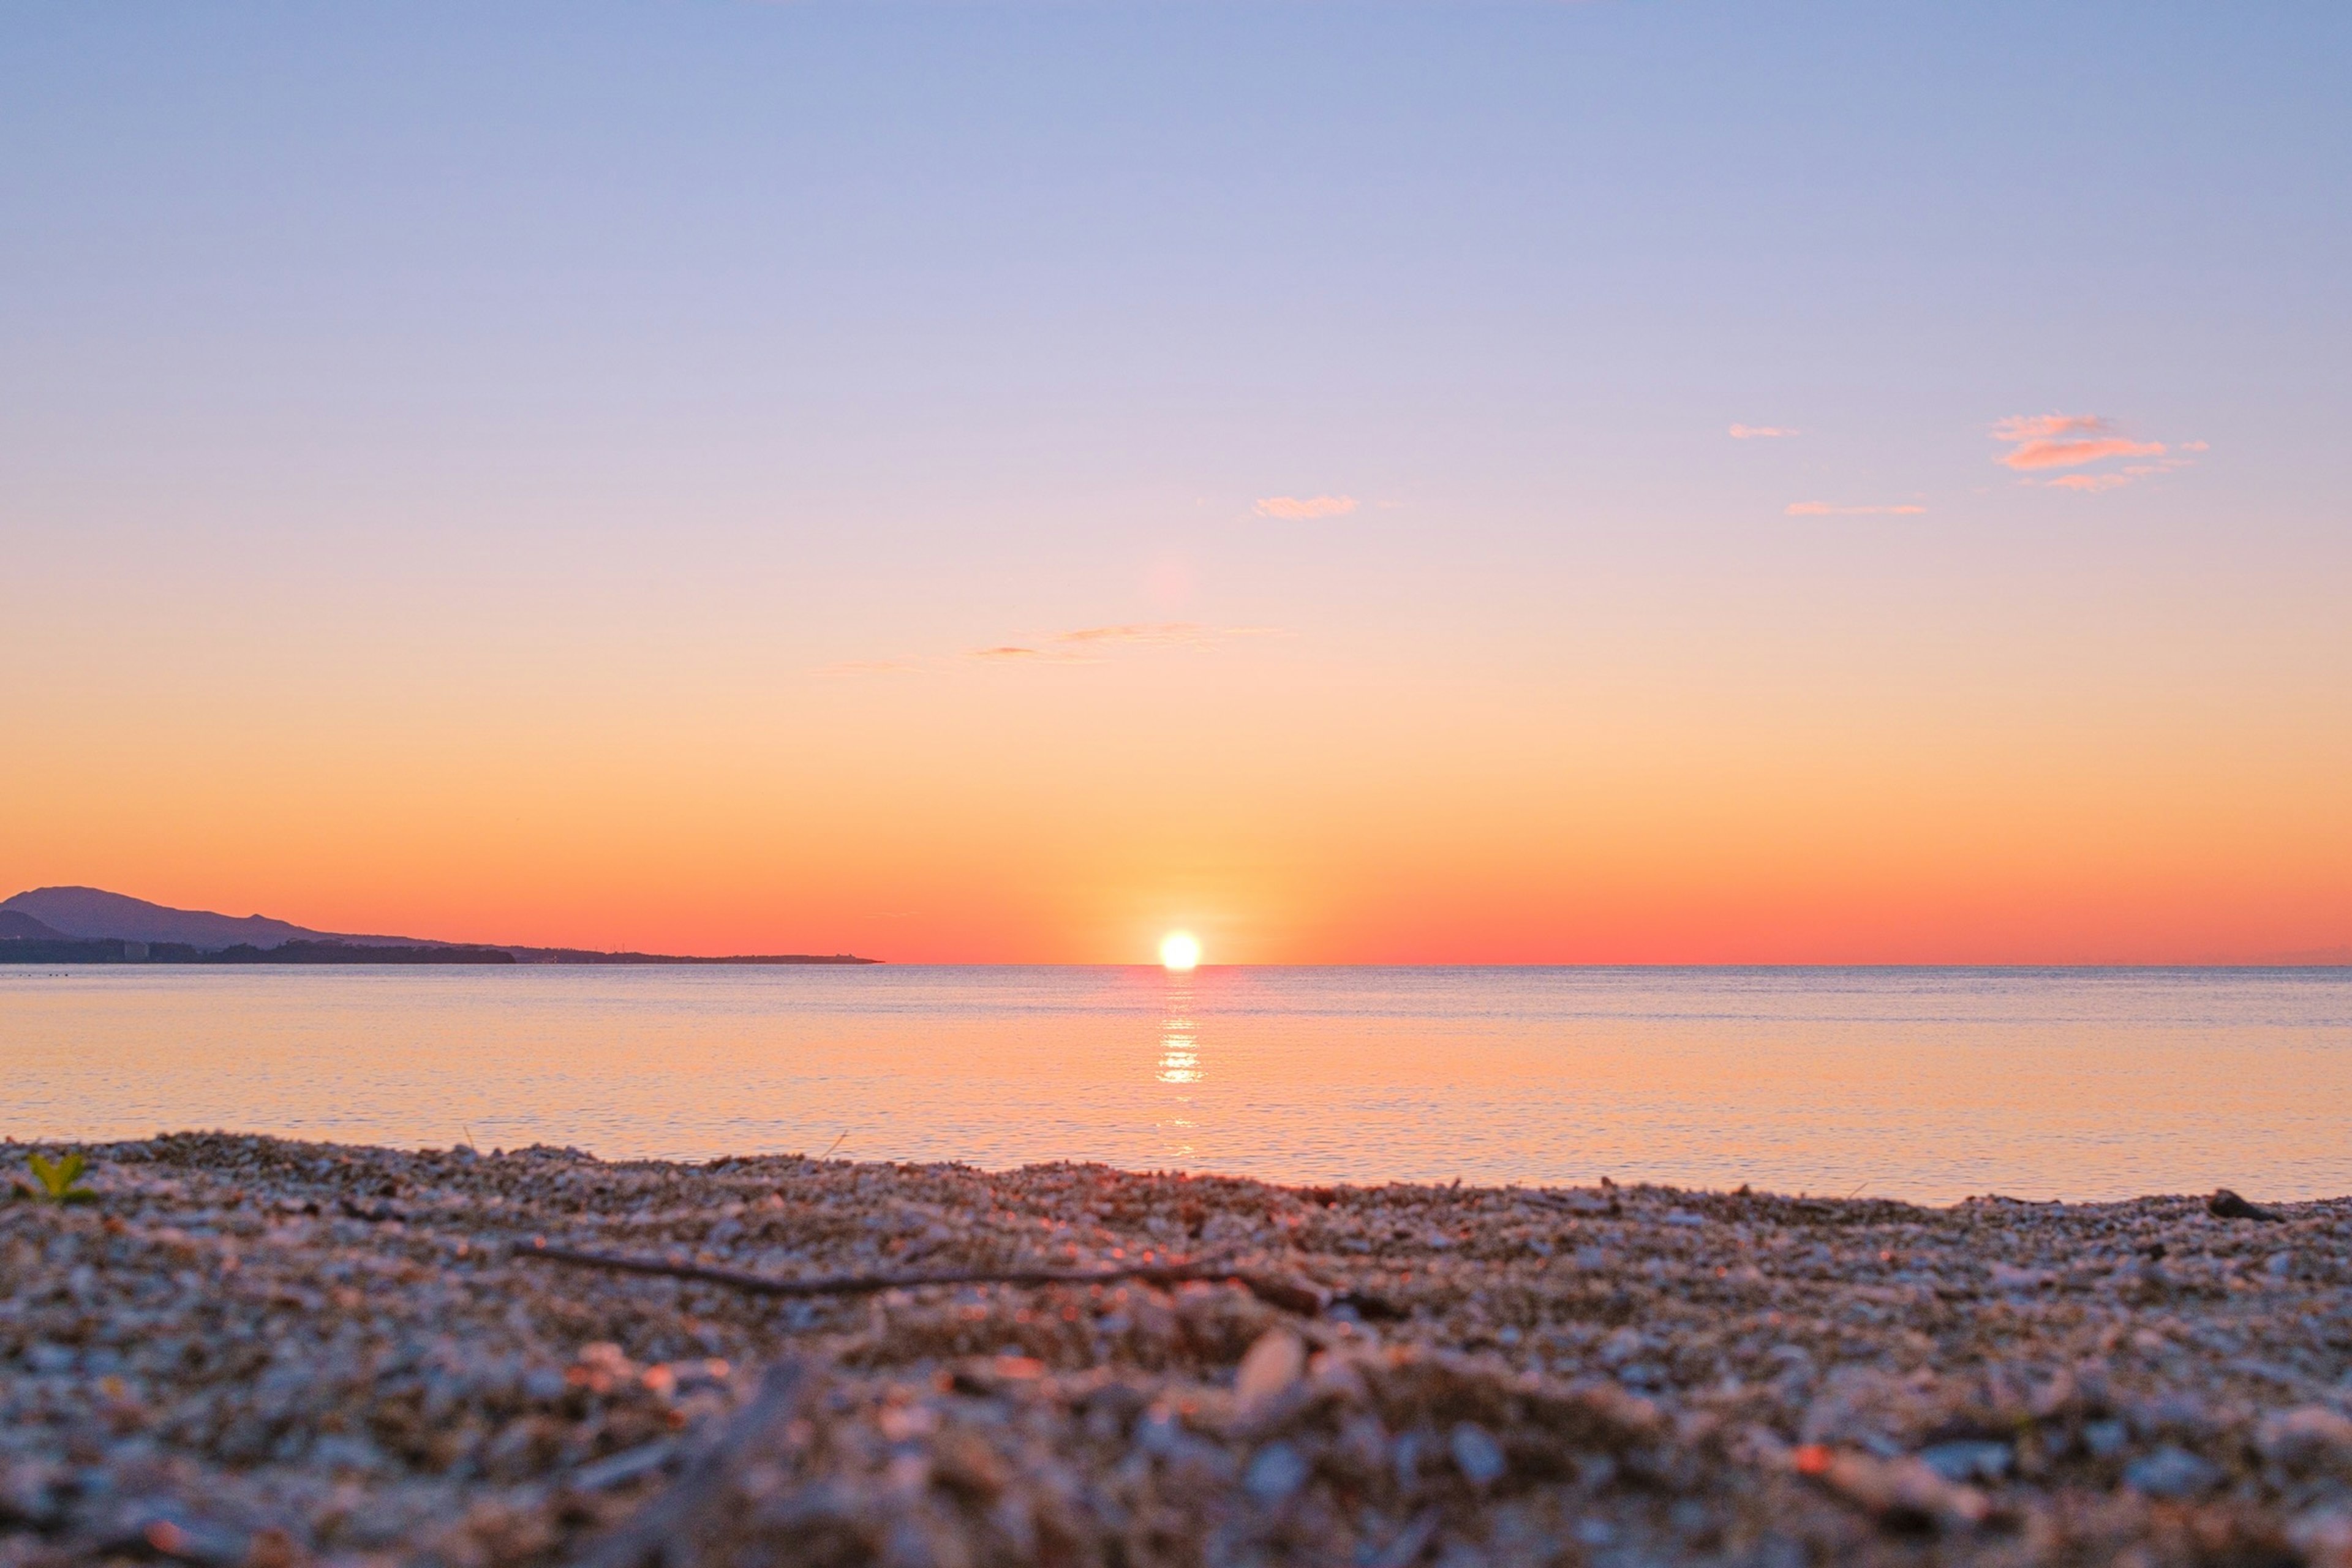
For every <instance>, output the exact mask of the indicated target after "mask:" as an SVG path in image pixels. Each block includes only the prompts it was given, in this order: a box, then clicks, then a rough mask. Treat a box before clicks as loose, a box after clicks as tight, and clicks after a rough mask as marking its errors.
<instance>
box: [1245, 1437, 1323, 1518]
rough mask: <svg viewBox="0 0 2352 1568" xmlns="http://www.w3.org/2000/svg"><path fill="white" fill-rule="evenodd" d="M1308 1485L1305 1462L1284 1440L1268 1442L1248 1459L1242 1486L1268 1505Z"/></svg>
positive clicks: (1270, 1505)
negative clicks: (1254, 1455)
mask: <svg viewBox="0 0 2352 1568" xmlns="http://www.w3.org/2000/svg"><path fill="white" fill-rule="evenodd" d="M1306 1484H1307V1461H1306V1459H1305V1458H1302V1457H1301V1456H1300V1454H1299V1452H1298V1450H1297V1449H1296V1448H1294V1447H1291V1446H1290V1445H1289V1444H1287V1443H1268V1444H1267V1445H1266V1446H1265V1447H1263V1448H1260V1449H1259V1450H1258V1451H1257V1456H1256V1457H1255V1458H1253V1459H1251V1460H1250V1465H1249V1469H1248V1471H1247V1472H1246V1473H1245V1474H1244V1476H1243V1477H1242V1486H1243V1488H1244V1489H1245V1490H1246V1491H1248V1493H1249V1495H1250V1496H1251V1497H1253V1498H1255V1499H1256V1500H1258V1501H1259V1502H1261V1503H1263V1504H1265V1505H1266V1506H1267V1507H1269V1508H1271V1507H1272V1506H1273V1505H1274V1504H1276V1503H1278V1502H1281V1501H1282V1500H1285V1499H1286V1498H1288V1497H1289V1496H1290V1495H1291V1494H1292V1493H1294V1492H1296V1491H1297V1489H1299V1488H1300V1487H1303V1486H1305V1485H1306Z"/></svg>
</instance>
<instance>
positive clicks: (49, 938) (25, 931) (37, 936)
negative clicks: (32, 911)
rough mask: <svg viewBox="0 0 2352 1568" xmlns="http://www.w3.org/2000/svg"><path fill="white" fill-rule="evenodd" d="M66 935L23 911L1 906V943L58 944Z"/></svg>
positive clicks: (4, 905)
mask: <svg viewBox="0 0 2352 1568" xmlns="http://www.w3.org/2000/svg"><path fill="white" fill-rule="evenodd" d="M12 901H13V900H12ZM65 934H66V933H65V932H63V931H59V930H58V928H57V927H55V926H46V925H43V924H42V923H41V922H40V921H37V920H35V919H34V918H33V917H32V916H30V915H28V914H26V913H25V912H24V911H23V910H12V909H10V908H9V907H8V906H7V905H6V904H0V942H56V941H58V940H59V939H61V938H62V937H64V935H65Z"/></svg>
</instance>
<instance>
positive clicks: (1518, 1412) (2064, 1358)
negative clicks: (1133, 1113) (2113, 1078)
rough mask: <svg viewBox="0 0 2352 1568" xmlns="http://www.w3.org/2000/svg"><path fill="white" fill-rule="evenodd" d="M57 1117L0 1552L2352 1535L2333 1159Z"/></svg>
mask: <svg viewBox="0 0 2352 1568" xmlns="http://www.w3.org/2000/svg"><path fill="white" fill-rule="evenodd" d="M27 1152H28V1151H27V1150H26V1149H25V1148H24V1147H22V1146H8V1147H5V1148H0V1158H5V1159H6V1160H7V1161H8V1163H9V1166H10V1168H11V1169H21V1168H22V1167H23V1165H24V1163H25V1162H24V1157H25V1155H26V1153H27ZM47 1152H58V1151H56V1150H54V1149H50V1150H47ZM81 1152H83V1153H85V1154H86V1155H87V1156H88V1157H89V1162H90V1166H91V1169H90V1173H89V1176H88V1177H87V1178H86V1179H87V1181H88V1183H89V1185H90V1186H91V1187H92V1188H93V1189H94V1190H95V1191H96V1192H97V1194H98V1201H97V1202H96V1203H94V1204H90V1205H82V1206H78V1207H61V1206H57V1205H47V1204H42V1203H37V1202H34V1201H30V1200H25V1201H18V1202H16V1203H12V1204H8V1205H0V1568H13V1565H16V1564H34V1563H88V1562H104V1561H114V1560H120V1561H123V1562H134V1561H136V1562H154V1561H157V1560H164V1561H180V1562H190V1563H214V1564H224V1565H226V1564H238V1563H247V1564H253V1565H255V1568H292V1565H295V1564H300V1563H353V1564H357V1563H425V1564H448V1565H450V1568H476V1565H481V1568H488V1565H490V1564H507V1563H514V1564H523V1563H532V1564H536V1563H572V1562H579V1563H593V1564H595V1565H596V1568H624V1564H625V1563H628V1564H631V1568H634V1562H635V1561H639V1560H642V1561H648V1562H649V1561H652V1560H653V1558H654V1557H655V1556H659V1557H660V1558H662V1559H663V1560H664V1561H666V1562H667V1563H670V1564H671V1565H672V1568H682V1565H685V1564H706V1563H794V1564H816V1565H830V1564H853V1563H875V1564H889V1565H892V1568H921V1565H925V1564H936V1565H938V1568H983V1565H997V1564H1004V1565H1011V1564H1029V1563H1045V1564H1073V1565H1076V1564H1104V1565H1107V1568H1153V1565H1158V1564H1176V1563H1213V1564H1245V1563H1344V1564H1350V1565H1365V1564H1389V1565H1391V1568H1405V1565H1408V1564H1412V1563H1434V1564H1444V1565H1446V1568H1469V1565H1472V1564H1477V1563H1493V1564H1507V1563H1591V1564H1594V1565H1596V1568H1601V1565H1608V1564H1626V1565H1629V1568H1630V1565H1632V1564H1637V1563H1752V1564H1758V1565H1759V1568H1760V1565H1764V1564H1771V1565H1774V1568H1788V1565H1793V1564H1800V1563H1830V1562H1837V1563H1848V1562H1852V1563H1948V1562H1972V1563H1973V1562H1981V1563H2002V1564H2009V1563H2019V1564H2022V1563H2105V1562H2111V1561H2117V1560H2129V1561H2134V1562H2137V1563H2147V1564H2151V1565H2153V1564H2168V1563H2182V1564H2188V1563H2198V1564H2208V1563H2250V1564H2251V1563H2294V1562H2309V1563H2333V1564H2342V1565H2346V1568H2352V1383H2347V1381H2346V1374H2347V1370H2352V1293H2347V1289H2346V1286H2347V1281H2352V1267H2347V1238H2352V1202H2346V1201H2341V1200H2339V1201H2331V1202H2325V1203H2311V1204H2292V1205H2273V1206H2268V1207H2263V1208H2262V1209H2261V1213H2262V1214H2263V1215H2273V1216H2275V1217H2274V1218H2269V1219H2262V1218H2254V1217H2251V1216H2244V1215H2236V1214H2235V1213H2234V1212H2233V1213H2231V1214H2228V1215H2224V1214H2217V1213H2215V1212H2213V1207H2212V1205H2210V1200H2208V1199H2207V1198H2205V1197H2203V1196H2197V1197H2167V1198H2144V1199H2140V1200H2137V1201H2136V1202H2132V1203H2125V1204H2106V1205H2055V1204H2030V1203H2022V1202H2016V1201H2011V1200H2007V1199H2002V1198H1978V1199H1971V1200H1969V1201H1968V1202H1966V1203H1962V1204H1958V1205H1954V1206H1952V1207H1950V1208H1944V1209H1929V1208H1916V1207H1912V1206H1909V1205H1903V1204H1898V1203H1891V1202H1885V1201H1875V1200H1864V1201H1833V1200H1822V1199H1810V1198H1788V1197H1775V1196H1769V1195H1765V1194H1747V1193H1741V1194H1718V1193H1700V1192H1682V1191H1674V1190H1669V1189H1664V1188H1649V1187H1638V1188H1637V1187H1612V1186H1608V1185H1606V1184H1603V1185H1602V1186H1601V1187H1599V1188H1594V1189H1585V1190H1577V1191H1536V1190H1529V1189H1519V1188H1503V1189H1496V1188H1472V1187H1418V1186H1385V1187H1365V1188H1350V1187H1339V1188H1313V1189H1301V1188H1286V1187H1277V1186H1271V1185H1267V1184H1261V1183H1255V1182H1244V1181H1234V1180H1224V1179H1220V1178H1214V1177H1201V1176H1186V1175H1181V1174H1175V1173H1167V1174H1139V1173H1121V1172H1117V1171H1112V1170H1108V1169H1106V1168H1103V1167H1099V1166H1088V1165H1049V1166H1035V1167H1032V1168H1029V1169H1026V1170H1022V1171H1016V1172H1008V1173H987V1172H982V1171H976V1170H971V1169H969V1168H965V1167H961V1166H940V1165H931V1166H913V1165H904V1166H893V1165H887V1164H856V1163H848V1162H823V1161H816V1160H809V1159H802V1158H797V1157H777V1158H762V1159H745V1160H730V1161H720V1162H717V1163H712V1164H709V1165H700V1166H692V1165H677V1164H666V1163H601V1162H599V1161H597V1160H595V1159H593V1158H591V1157H590V1156H588V1155H586V1154H583V1153H580V1152H576V1151H571V1150H557V1149H544V1148H535V1149H527V1150H521V1151H517V1152H504V1153H498V1152H494V1153H491V1154H488V1155H477V1154H476V1153H474V1152H472V1151H469V1150H463V1149H459V1150H452V1151H447V1152H429V1151H428V1152H394V1151H389V1150H381V1149H367V1148H353V1147H342V1146H335V1145H327V1144H313V1143H297V1142H282V1141H278V1140H272V1139H267V1138H248V1137H233V1136H225V1135H182V1136H171V1137H159V1138H156V1139H153V1140H151V1141H148V1142H140V1143H124V1144H114V1145H94V1146H89V1147H87V1148H85V1149H83V1150H82V1151H81ZM2241 1201H2242V1200H2241ZM2220 1206H2221V1208H2223V1209H2231V1210H2234V1207H2235V1205H2220ZM2245 1206H2246V1207H2248V1208H2254V1207H2256V1206H2257V1205H2245ZM533 1239H544V1240H545V1241H546V1242H547V1243H549V1244H551V1245H554V1246H559V1247H572V1248H579V1249H585V1250H592V1251H604V1252H619V1253H627V1254H630V1255H633V1256H640V1257H654V1258H670V1259H676V1260H680V1261H692V1262H697V1263H700V1264H703V1265H705V1266H711V1267H720V1268H736V1269H749V1270H754V1271H758V1272H761V1273H764V1274H768V1275H771V1276H773V1277H777V1278H806V1277H813V1276H820V1275H835V1274H844V1273H866V1272H902V1271H908V1270H923V1271H947V1270H961V1269H970V1270H986V1269H995V1268H1114V1267H1119V1266H1123V1265H1130V1264H1139V1263H1145V1262H1168V1261H1174V1262H1184V1261H1188V1260H1192V1259H1196V1258H1207V1257H1215V1258H1220V1259H1230V1260H1231V1261H1233V1262H1234V1264H1235V1266H1236V1267H1243V1268H1247V1269H1249V1270H1250V1271H1251V1272H1252V1273H1253V1274H1255V1275H1262V1276H1265V1277H1267V1278H1271V1279H1282V1280H1286V1281H1291V1282H1294V1283H1295V1284H1297V1285H1299V1286H1301V1287H1304V1288H1306V1289H1307V1291H1308V1292H1310V1293H1311V1294H1312V1296H1314V1297H1316V1298H1319V1299H1320V1300H1322V1301H1324V1302H1325V1303H1326V1306H1325V1307H1324V1309H1323V1310H1320V1311H1318V1312H1314V1313H1311V1314H1310V1313H1307V1312H1301V1311H1292V1310H1284V1309H1283V1308H1281V1307H1279V1306H1277V1305H1271V1304H1269V1302H1268V1300H1265V1299H1263V1295H1264V1293H1263V1292H1261V1293H1260V1294H1255V1295H1254V1294H1253V1293H1251V1292H1250V1291H1249V1290H1247V1289H1242V1288H1241V1287H1239V1286H1237V1285H1234V1284H1228V1283H1189V1284H1184V1285H1180V1286H1174V1287H1171V1288H1166V1289H1160V1288H1154V1287H1151V1286H1148V1285H1142V1284H1138V1283H1133V1282H1128V1283H1118V1284H1106V1285H1092V1286H1049V1287H1033V1288H1020V1289H1015V1288H1009V1287H1001V1286H969V1285H968V1286H957V1287H932V1288H925V1289H912V1290H906V1289H899V1290H890V1291H885V1292H881V1293H877V1294H871V1295H865V1296H851V1297H840V1298H832V1299H825V1300H766V1299H760V1298H753V1297H747V1296H745V1295H743V1294H741V1293H740V1292H736V1291H731V1290H729V1289H724V1288H722V1287H719V1286H714V1285H709V1284H701V1283H691V1282H684V1281H679V1280H677V1279H660V1278H642V1277H629V1276H619V1275H607V1274H602V1273H593V1272H583V1271H581V1270H578V1269H574V1268H561V1267H558V1266H556V1265H554V1264H552V1263H551V1262H549V1261H547V1260H544V1259H538V1260H533V1259H530V1258H519V1257H517V1256H515V1255H514V1253H513V1251H512V1248H513V1247H515V1245H516V1244H518V1243H529V1242H530V1241H532V1240H533ZM762 1389H765V1391H766V1392H765V1393H764V1394H762V1393H761V1390H762ZM656 1500H658V1511H656V1512H655V1513H650V1514H648V1513H645V1512H644V1511H643V1510H646V1509H647V1508H648V1506H649V1505H653V1504H655V1503H656ZM632 1519H637V1520H639V1521H640V1529H639V1531H636V1532H634V1533H633V1532H630V1531H627V1530H626V1528H625V1527H626V1525H627V1521H631V1520H632ZM648 1521H650V1523H651V1525H657V1526H658V1528H657V1529H655V1528H649V1527H648ZM653 1547H657V1548H658V1551H657V1552H656V1551H653V1550H651V1548H653Z"/></svg>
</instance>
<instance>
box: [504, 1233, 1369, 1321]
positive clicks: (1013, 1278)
mask: <svg viewBox="0 0 2352 1568" xmlns="http://www.w3.org/2000/svg"><path fill="white" fill-rule="evenodd" d="M514 1255H515V1256H516V1257H517V1258H539V1259H541V1260H542V1261H544V1262H548V1263H565V1264H570V1265H572V1267H573V1268H602V1269H605V1270H607V1271H609V1272H611V1273H614V1274H650V1275H655V1276H658V1277H660V1278H664V1279H691V1280H694V1281H696V1282H698V1283H699V1284H704V1285H722V1286H725V1287H726V1288H727V1289H730V1290H741V1291H744V1292H746V1293H747V1294H750V1295H754V1296H781V1297H799V1298H806V1297H811V1296H870V1295H875V1294H877V1293H878V1292H881V1291H884V1290H912V1289H919V1288H920V1287H923V1286H927V1285H1110V1284H1117V1283H1119V1282H1121V1281H1124V1280H1129V1279H1132V1280H1135V1281H1137V1282H1139V1283H1141V1284H1145V1285H1181V1284H1184V1283H1186V1282H1188V1281H1192V1280H1230V1281H1232V1282H1233V1283H1234V1284H1236V1285H1239V1286H1240V1287H1241V1288H1242V1289H1244V1290H1247V1291H1248V1292H1249V1293H1250V1294H1251V1295H1253V1296H1255V1297H1256V1298H1257V1299H1258V1300H1261V1301H1264V1302H1265V1304H1266V1305H1267V1306H1269V1307H1279V1308H1281V1309H1282V1310H1284V1311H1286V1312H1297V1313H1299V1314H1301V1315H1302V1316H1305V1317H1309V1318H1311V1317H1314V1316H1315V1315H1317V1314H1318V1313H1319V1312H1321V1311H1322V1310H1324V1309H1325V1308H1326V1307H1328V1306H1335V1305H1339V1304H1342V1303H1344V1304H1347V1305H1349V1306H1355V1307H1357V1308H1358V1309H1359V1310H1362V1308H1363V1307H1364V1306H1365V1305H1368V1304H1370V1298H1365V1297H1358V1296H1354V1295H1348V1296H1341V1297H1332V1296H1330V1295H1328V1294H1327V1293H1326V1292H1324V1291H1322V1290H1318V1289H1315V1288H1314V1287H1312V1286H1309V1285H1300V1284H1297V1283H1295V1282H1293V1281H1291V1280H1288V1279H1275V1278H1273V1277H1272V1276H1269V1275H1265V1274H1257V1273H1253V1272H1252V1271H1250V1270H1248V1269H1245V1268H1234V1266H1233V1265H1231V1264H1228V1263H1218V1262H1214V1261H1211V1262H1205V1263H1139V1264H1132V1265H1129V1266H1126V1267H1123V1268H1003V1269H971V1270H959V1271H953V1272H944V1273H936V1274H828V1275H820V1276H819V1277H817V1278H815V1279H772V1278H771V1277H769V1276H768V1275H765V1274H751V1273H747V1272H745V1271H744V1270H742V1269H740V1268H713V1267H711V1266H710V1265H709V1264H704V1263H673V1262H670V1261H667V1259H664V1258H630V1257H626V1256H624V1255H622V1254H620V1253H614V1252H583V1251H580V1250H579V1249H577V1248H575V1247H550V1246H549V1245H548V1244H547V1243H546V1242H544V1241H519V1242H516V1243H515V1244H514ZM1364 1315H1365V1316H1368V1317H1370V1316H1374V1315H1377V1314H1376V1313H1375V1312H1366V1313H1365V1314H1364Z"/></svg>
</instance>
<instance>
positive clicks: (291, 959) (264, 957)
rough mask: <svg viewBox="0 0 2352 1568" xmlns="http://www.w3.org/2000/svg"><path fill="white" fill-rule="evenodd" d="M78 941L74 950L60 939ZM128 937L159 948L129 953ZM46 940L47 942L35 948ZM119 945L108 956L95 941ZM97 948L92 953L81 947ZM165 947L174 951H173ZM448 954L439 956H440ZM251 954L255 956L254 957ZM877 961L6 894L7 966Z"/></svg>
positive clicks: (97, 895)
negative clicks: (457, 934) (442, 938)
mask: <svg viewBox="0 0 2352 1568" xmlns="http://www.w3.org/2000/svg"><path fill="white" fill-rule="evenodd" d="M58 942H65V943H68V944H79V945H78V946H77V947H76V949H75V951H72V952H68V951H67V950H66V949H64V948H59V947H57V946H56V945H55V944H57V943H58ZM124 942H142V943H145V944H146V947H147V948H148V949H150V950H152V952H135V953H134V952H128V951H127V950H125V949H123V947H122V945H121V944H122V943H124ZM35 943H47V944H49V945H48V946H35V945H31V944H35ZM100 943H112V944H113V947H112V949H111V951H110V953H109V952H100V951H99V949H98V948H97V947H96V946H95V945H93V944H100ZM354 948H383V949H387V950H393V949H396V950H398V951H397V952H392V951H387V952H385V953H384V954H383V956H382V958H381V960H378V959H375V958H360V957H355V956H354V955H353V953H352V949H354ZM82 949H88V951H82ZM166 949H171V950H173V951H170V952H166V951H165V950H166ZM436 953H438V954H444V955H446V956H442V957H436V956H435V954H436ZM247 954H252V955H253V956H250V957H248V956H247ZM142 960H143V961H146V962H154V963H199V962H201V963H215V962H229V963H359V962H365V963H374V962H383V963H878V962H879V961H878V960H877V959H871V958H856V957H853V956H852V955H850V954H849V953H845V952H839V953H829V954H822V955H820V954H813V953H803V952H780V953H756V954H753V953H747V954H743V955H741V956H739V957H734V958H678V957H675V956H672V955H670V954H667V953H659V952H591V951H589V950H587V949H584V948H574V947H495V946H489V945H486V944H482V943H461V942H433V941H429V940H425V939H423V938H418V937H411V936H352V935H349V934H347V933H344V932H340V931H312V930H310V928H309V927H307V926H298V925H293V924H290V923H289V922H288V921H274V920H270V919H268V917H267V916H264V915H246V916H244V917H243V918H239V917H237V916H236V915H216V914H214V913H212V912H211V911H210V910H175V909H171V908H168V907H167V906H165V905H163V904H151V903H149V902H148V901H147V900H144V899H132V898H126V897H124V896H123V895H122V894H121V893H109V892H106V891H103V890H102V889H97V888H36V889H33V890H32V891H31V892H29V893H19V894H17V895H16V897H15V898H13V899H5V900H0V963H118V962H120V963H137V962H141V961H142Z"/></svg>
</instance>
